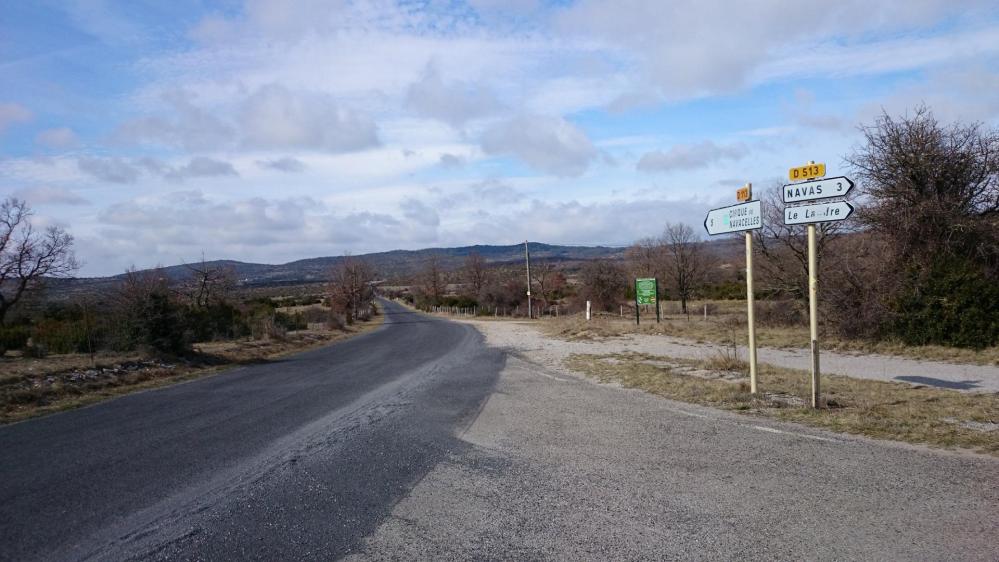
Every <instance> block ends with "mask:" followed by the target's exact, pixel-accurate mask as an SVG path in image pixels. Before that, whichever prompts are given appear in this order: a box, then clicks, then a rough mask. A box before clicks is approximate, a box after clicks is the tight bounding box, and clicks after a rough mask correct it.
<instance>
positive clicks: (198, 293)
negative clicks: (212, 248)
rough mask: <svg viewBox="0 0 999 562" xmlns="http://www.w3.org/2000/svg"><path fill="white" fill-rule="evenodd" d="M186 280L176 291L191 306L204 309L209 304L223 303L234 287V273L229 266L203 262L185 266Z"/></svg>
mask: <svg viewBox="0 0 999 562" xmlns="http://www.w3.org/2000/svg"><path fill="white" fill-rule="evenodd" d="M185 267H186V268H187V270H188V272H189V273H188V278H187V279H186V280H185V281H184V282H183V283H182V284H181V285H180V287H179V288H178V291H179V292H180V293H181V294H182V295H184V296H185V297H186V298H187V299H188V301H189V302H190V303H191V306H193V307H195V308H205V307H207V306H209V305H211V304H215V303H220V302H225V300H226V299H227V298H228V296H229V293H230V291H232V289H233V287H235V285H236V271H235V270H234V269H233V267H232V266H231V265H224V264H215V265H210V264H208V263H206V262H205V259H204V257H202V258H201V263H197V264H186V266H185Z"/></svg>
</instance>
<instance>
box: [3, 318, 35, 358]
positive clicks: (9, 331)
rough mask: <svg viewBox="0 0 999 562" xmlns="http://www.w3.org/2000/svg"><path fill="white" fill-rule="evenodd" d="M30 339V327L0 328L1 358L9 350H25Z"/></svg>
mask: <svg viewBox="0 0 999 562" xmlns="http://www.w3.org/2000/svg"><path fill="white" fill-rule="evenodd" d="M30 337H31V327H30V326H26V325H16V326H0V356H2V355H3V354H4V353H6V352H7V350H8V349H24V346H25V345H27V343H28V338H30Z"/></svg>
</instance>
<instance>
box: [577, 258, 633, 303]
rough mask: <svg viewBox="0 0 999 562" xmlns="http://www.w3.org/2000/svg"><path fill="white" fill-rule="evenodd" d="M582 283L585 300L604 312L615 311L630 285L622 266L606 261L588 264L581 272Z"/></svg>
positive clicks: (581, 291) (582, 294)
mask: <svg viewBox="0 0 999 562" xmlns="http://www.w3.org/2000/svg"><path fill="white" fill-rule="evenodd" d="M580 282H581V285H582V286H581V290H580V296H581V297H582V298H583V300H588V301H590V302H591V304H592V305H593V307H594V308H596V309H597V310H604V311H610V310H613V309H614V307H615V306H616V305H617V304H618V302H619V301H620V300H621V297H622V295H623V294H624V289H625V287H626V286H627V284H628V282H627V279H626V278H625V272H624V270H623V269H622V268H621V266H620V265H618V264H617V263H615V262H613V261H610V260H605V259H601V260H593V261H590V262H587V263H586V265H584V266H583V269H582V271H581V272H580Z"/></svg>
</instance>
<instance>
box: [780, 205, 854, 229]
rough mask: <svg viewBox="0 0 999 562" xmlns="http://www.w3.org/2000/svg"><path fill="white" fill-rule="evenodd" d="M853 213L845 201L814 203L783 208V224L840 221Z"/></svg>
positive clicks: (851, 207) (850, 206)
mask: <svg viewBox="0 0 999 562" xmlns="http://www.w3.org/2000/svg"><path fill="white" fill-rule="evenodd" d="M852 213H853V205H851V204H849V203H847V202H846V201H833V202H832V203H816V204H814V205H800V206H798V207H785V208H784V224H786V225H792V224H809V223H813V222H831V221H841V220H844V219H845V218H846V217H848V216H850V215H851V214H852Z"/></svg>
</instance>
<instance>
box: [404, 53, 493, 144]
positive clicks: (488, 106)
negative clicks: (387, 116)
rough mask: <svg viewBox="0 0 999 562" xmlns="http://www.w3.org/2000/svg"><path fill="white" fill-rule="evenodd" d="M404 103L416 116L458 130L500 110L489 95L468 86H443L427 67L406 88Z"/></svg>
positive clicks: (436, 72)
mask: <svg viewBox="0 0 999 562" xmlns="http://www.w3.org/2000/svg"><path fill="white" fill-rule="evenodd" d="M406 103H407V105H409V107H411V108H413V110H414V111H416V112H417V113H418V114H420V115H423V116H425V117H431V118H433V119H438V120H440V121H443V122H445V123H447V124H449V125H451V126H452V127H455V128H461V127H462V126H463V125H464V124H465V122H467V121H469V120H471V119H475V118H476V117H483V116H486V115H490V114H492V113H494V112H496V111H497V110H498V109H500V108H501V107H502V105H501V104H500V103H499V101H498V100H497V99H496V97H495V95H493V93H492V92H490V91H488V90H486V89H484V88H478V87H474V86H471V85H469V84H463V83H455V84H444V81H443V80H442V79H441V76H440V71H439V70H438V68H437V66H436V65H435V64H433V63H431V64H428V65H427V67H426V69H425V70H424V73H423V76H422V77H421V78H420V79H419V80H418V81H416V82H414V83H413V84H411V85H410V86H409V90H408V92H407V93H406Z"/></svg>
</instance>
